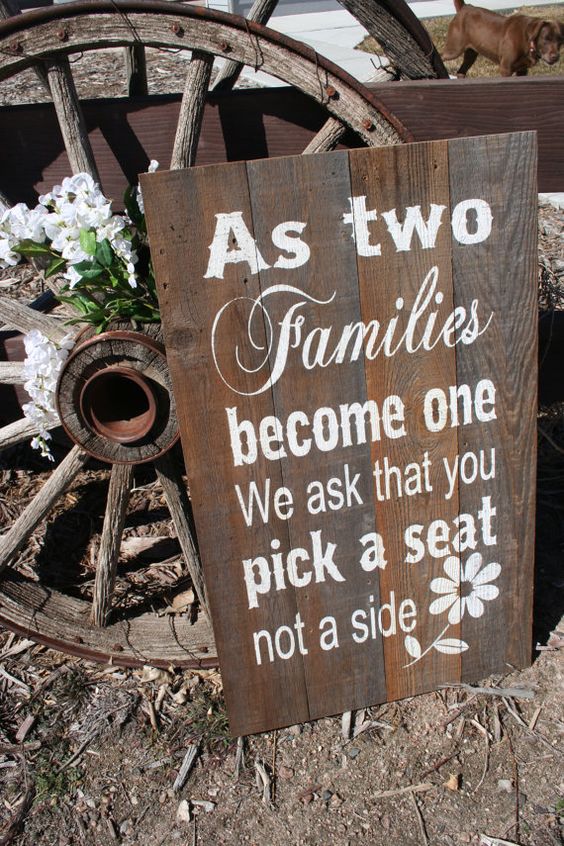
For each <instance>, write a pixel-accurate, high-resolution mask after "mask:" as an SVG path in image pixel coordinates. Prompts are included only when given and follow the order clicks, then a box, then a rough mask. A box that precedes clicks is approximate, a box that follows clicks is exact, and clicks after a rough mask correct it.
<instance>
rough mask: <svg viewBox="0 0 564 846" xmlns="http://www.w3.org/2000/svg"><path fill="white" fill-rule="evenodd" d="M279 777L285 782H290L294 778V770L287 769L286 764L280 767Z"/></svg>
mask: <svg viewBox="0 0 564 846" xmlns="http://www.w3.org/2000/svg"><path fill="white" fill-rule="evenodd" d="M278 777H279V778H281V779H282V780H283V781H290V780H291V779H293V778H294V770H293V769H292V768H291V767H286V766H285V765H284V764H281V766H279V767H278Z"/></svg>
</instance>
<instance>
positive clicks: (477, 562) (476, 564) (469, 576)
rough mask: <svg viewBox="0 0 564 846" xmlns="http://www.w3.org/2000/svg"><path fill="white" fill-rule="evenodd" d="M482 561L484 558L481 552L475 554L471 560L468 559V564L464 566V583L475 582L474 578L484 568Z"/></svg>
mask: <svg viewBox="0 0 564 846" xmlns="http://www.w3.org/2000/svg"><path fill="white" fill-rule="evenodd" d="M482 561H483V558H482V556H481V555H480V553H479V552H474V553H473V554H472V555H471V556H470V558H468V560H467V561H466V564H465V565H464V576H463V579H462V580H463V581H464V582H471V581H473V579H474V576H475V575H476V573H477V572H478V570H479V569H480V567H481V566H482Z"/></svg>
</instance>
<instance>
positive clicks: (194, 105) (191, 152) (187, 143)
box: [170, 50, 214, 170]
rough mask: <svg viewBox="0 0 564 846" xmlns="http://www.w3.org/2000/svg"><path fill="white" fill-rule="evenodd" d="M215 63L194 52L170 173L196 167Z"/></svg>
mask: <svg viewBox="0 0 564 846" xmlns="http://www.w3.org/2000/svg"><path fill="white" fill-rule="evenodd" d="M213 61H214V57H213V55H212V54H210V53H202V52H201V51H200V50H194V52H193V53H192V59H191V61H190V66H189V68H188V73H187V74H186V83H185V85H184V94H183V95H182V103H181V105H180V114H179V116H178V125H177V127H176V138H175V139H174V147H173V150H172V158H171V162H170V169H171V170H179V169H180V168H184V167H190V166H191V165H193V164H194V161H195V158H196V150H197V149H198V141H199V140H200V130H201V128H202V120H203V117H204V108H205V105H206V96H207V93H208V89H209V85H210V79H211V72H212V68H213Z"/></svg>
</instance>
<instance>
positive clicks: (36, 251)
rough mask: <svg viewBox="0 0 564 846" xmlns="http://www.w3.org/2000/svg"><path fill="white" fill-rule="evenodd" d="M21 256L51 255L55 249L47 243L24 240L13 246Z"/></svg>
mask: <svg viewBox="0 0 564 846" xmlns="http://www.w3.org/2000/svg"><path fill="white" fill-rule="evenodd" d="M13 249H14V251H15V252H16V253H19V254H20V255H21V256H51V255H53V251H52V250H51V248H50V247H48V246H47V244H37V243H36V242H35V241H22V242H21V243H20V244H16V246H15V247H14V248H13Z"/></svg>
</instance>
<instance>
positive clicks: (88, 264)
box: [73, 261, 105, 280]
mask: <svg viewBox="0 0 564 846" xmlns="http://www.w3.org/2000/svg"><path fill="white" fill-rule="evenodd" d="M73 267H74V269H75V270H76V272H77V273H80V275H81V277H82V279H86V280H88V279H97V278H98V276H100V274H101V273H104V271H105V268H103V267H102V265H100V264H98V262H96V261H79V263H78V264H73Z"/></svg>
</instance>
